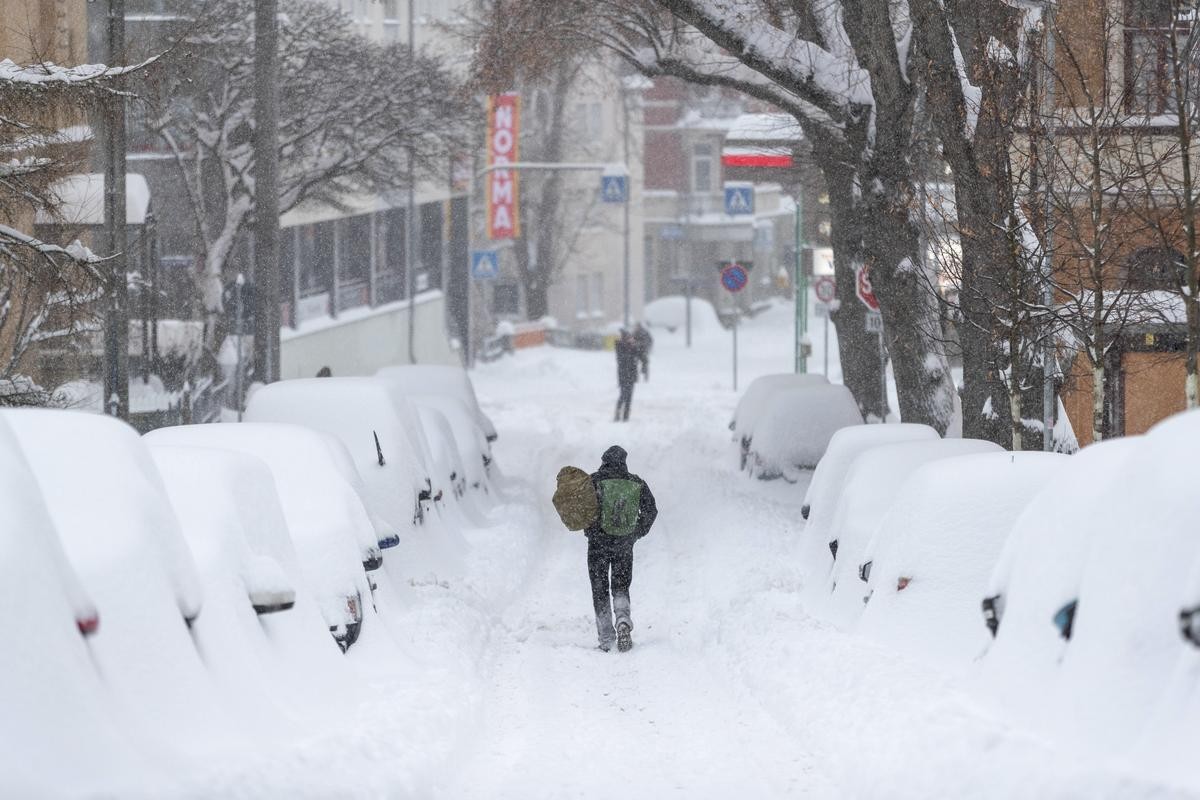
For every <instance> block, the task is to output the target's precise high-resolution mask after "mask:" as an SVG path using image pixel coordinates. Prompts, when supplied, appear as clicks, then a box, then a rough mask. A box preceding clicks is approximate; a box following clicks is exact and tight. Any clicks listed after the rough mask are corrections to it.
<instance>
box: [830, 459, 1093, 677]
mask: <svg viewBox="0 0 1200 800" xmlns="http://www.w3.org/2000/svg"><path fill="white" fill-rule="evenodd" d="M1069 461H1070V458H1069V457H1068V456H1065V455H1060V454H1056V453H1042V452H1029V453H981V454H977V455H968V456H961V457H958V458H948V459H942V460H939V461H935V462H932V463H929V464H926V465H924V466H922V467H920V468H918V469H917V470H916V471H915V472H913V473H912V475H911V477H909V478H908V479H907V480H905V481H904V486H903V487H902V488H901V489H900V491H899V492H898V494H897V496H896V500H895V502H893V503H892V506H891V508H890V509H889V510H888V512H887V514H885V515H884V517H883V519H882V520H880V522H879V525H878V526H877V527H876V529H875V534H874V536H873V538H872V540H871V542H870V543H869V544H868V545H867V548H866V550H865V552H864V556H863V560H862V561H861V562H860V564H859V567H858V574H859V578H860V580H861V582H860V583H859V584H858V585H857V586H856V585H855V582H854V581H853V580H843V581H841V582H840V583H839V584H838V587H837V589H836V590H835V593H834V600H833V602H834V605H835V615H837V616H839V617H840V618H843V619H846V618H849V617H850V616H852V615H853V614H854V612H855V611H856V610H857V611H862V617H861V618H860V620H859V628H858V629H859V631H860V632H862V633H865V634H867V635H870V636H873V637H875V638H878V639H880V640H882V641H885V642H887V643H888V644H891V645H893V646H894V647H896V648H898V649H901V650H906V651H908V652H910V653H913V654H915V655H917V656H920V657H923V658H928V659H930V660H933V661H935V662H939V663H943V664H947V665H950V666H959V665H964V664H967V663H970V662H971V660H972V659H974V658H976V657H978V656H979V654H980V653H982V652H983V651H984V649H985V648H986V647H987V646H988V643H989V642H990V637H989V636H988V633H987V631H986V630H985V629H984V627H983V626H982V625H980V624H979V598H980V596H981V595H982V594H983V592H984V590H985V588H986V586H987V583H988V578H989V576H990V575H991V572H992V570H993V568H994V567H995V565H996V562H997V560H998V559H999V557H1000V552H1001V550H1002V549H1003V548H1004V544H1005V542H1006V541H1007V539H1008V537H1009V533H1010V531H1011V530H1012V528H1013V523H1014V522H1015V521H1016V519H1017V518H1018V517H1019V516H1020V514H1021V512H1022V510H1023V509H1024V508H1025V507H1026V506H1027V505H1028V503H1029V500H1030V498H1032V497H1033V496H1034V495H1036V494H1037V493H1038V491H1039V490H1041V489H1042V488H1044V487H1046V486H1048V485H1051V484H1053V483H1054V482H1055V481H1056V480H1057V479H1058V477H1059V475H1061V474H1062V472H1063V470H1065V469H1066V468H1067V463H1068V462H1069ZM868 598H869V602H867V603H866V606H865V608H864V607H863V600H864V599H868Z"/></svg>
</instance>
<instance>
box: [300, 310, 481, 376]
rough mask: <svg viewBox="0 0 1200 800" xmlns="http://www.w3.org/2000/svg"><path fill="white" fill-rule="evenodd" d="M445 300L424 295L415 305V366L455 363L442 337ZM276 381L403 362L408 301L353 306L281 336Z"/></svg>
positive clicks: (367, 372) (362, 370) (342, 373)
mask: <svg viewBox="0 0 1200 800" xmlns="http://www.w3.org/2000/svg"><path fill="white" fill-rule="evenodd" d="M445 305H446V304H445V298H444V296H443V295H442V293H441V292H437V291H434V292H426V293H425V294H422V295H418V296H417V301H416V322H415V330H416V337H415V338H416V348H415V350H416V357H417V362H418V363H421V364H461V363H462V361H461V359H460V357H459V355H458V353H456V352H455V351H454V350H452V349H451V347H450V343H449V340H448V338H447V336H446V309H445ZM281 339H282V346H281V352H280V356H281V364H280V372H281V375H280V377H282V378H285V379H286V378H311V377H313V376H315V375H316V374H317V371H318V370H320V369H321V367H329V369H330V370H332V372H333V374H334V375H336V376H348V375H372V374H374V372H375V370H377V369H379V368H380V367H384V366H388V365H391V364H407V363H408V303H407V302H406V301H400V302H397V303H389V304H387V305H383V306H378V307H376V308H365V307H364V308H356V309H352V310H350V311H346V312H344V313H342V314H340V315H339V316H338V318H337V319H332V318H330V317H321V318H320V319H315V320H310V321H308V322H306V323H304V324H302V325H301V326H300V327H299V328H298V329H296V330H291V329H287V328H285V329H284V330H283V332H282V335H281Z"/></svg>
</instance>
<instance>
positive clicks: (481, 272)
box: [471, 250, 500, 281]
mask: <svg viewBox="0 0 1200 800" xmlns="http://www.w3.org/2000/svg"><path fill="white" fill-rule="evenodd" d="M499 275H500V259H499V258H498V257H497V255H496V251H495V250H472V251H471V277H472V278H474V279H475V280H477V281H490V280H495V279H496V278H497V277H498V276H499Z"/></svg>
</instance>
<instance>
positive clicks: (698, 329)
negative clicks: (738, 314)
mask: <svg viewBox="0 0 1200 800" xmlns="http://www.w3.org/2000/svg"><path fill="white" fill-rule="evenodd" d="M689 304H690V306H691V309H690V310H689V308H688V306H689ZM642 316H643V317H644V318H645V320H646V325H647V326H649V327H650V328H651V329H652V330H664V331H666V332H667V333H675V332H676V331H678V332H680V333H682V332H683V331H684V329H685V328H686V327H687V325H688V318H689V316H690V317H691V325H692V335H693V336H712V335H714V334H723V333H724V332H725V328H724V326H722V325H721V318H720V317H718V316H717V311H716V309H715V308H713V305H712V303H710V302H708V301H707V300H705V299H703V298H701V297H693V298H692V299H691V301H690V303H689V301H688V299H687V298H686V297H683V296H681V295H667V296H666V297H659V298H658V299H656V300H651V301H650V302H649V303H646V305H645V307H644V308H643V309H642Z"/></svg>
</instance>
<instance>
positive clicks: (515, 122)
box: [487, 92, 521, 239]
mask: <svg viewBox="0 0 1200 800" xmlns="http://www.w3.org/2000/svg"><path fill="white" fill-rule="evenodd" d="M520 123H521V97H520V95H518V94H516V93H515V92H506V93H505V94H496V95H492V96H491V97H489V98H488V134H487V154H488V166H489V167H495V168H496V169H492V170H491V171H490V172H488V179H487V228H488V238H489V239H515V238H517V237H518V236H520V235H521V220H520V217H519V211H518V208H519V206H518V204H517V189H518V185H517V171H516V170H513V169H503V166H504V165H506V164H512V163H515V162H516V161H518V160H519V159H518V147H517V143H518V138H519V135H520V131H521V128H520Z"/></svg>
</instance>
